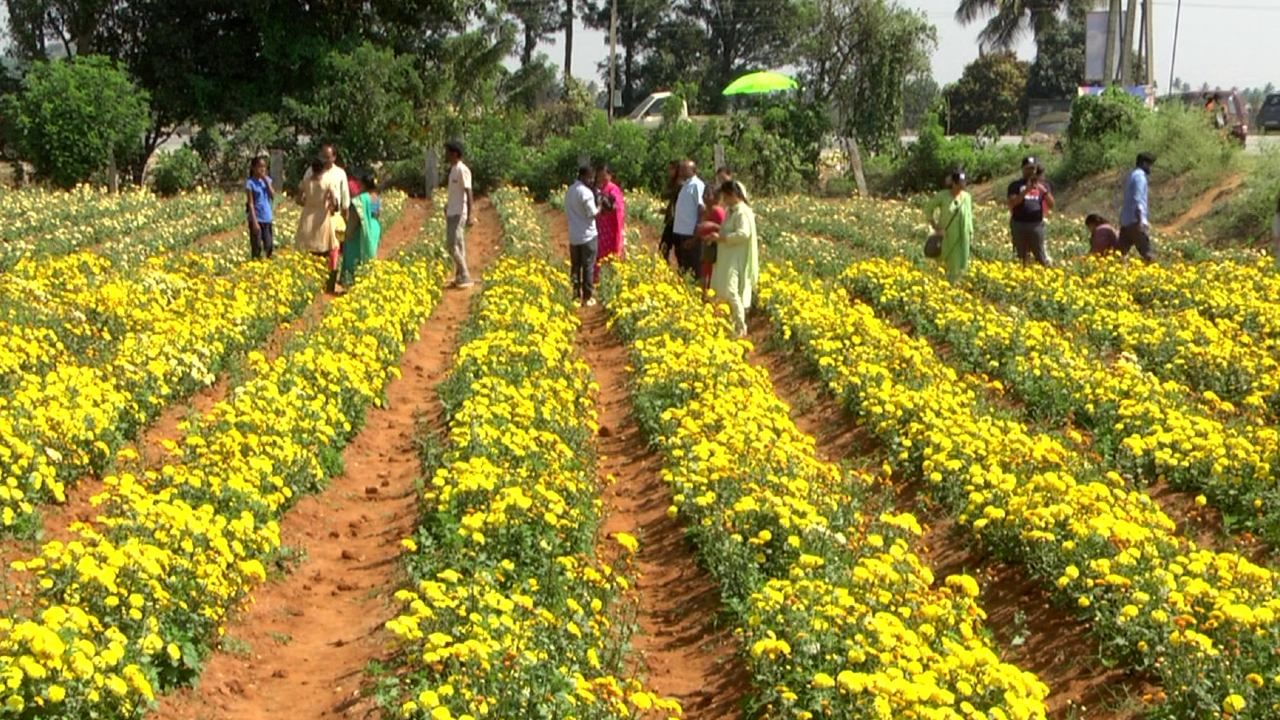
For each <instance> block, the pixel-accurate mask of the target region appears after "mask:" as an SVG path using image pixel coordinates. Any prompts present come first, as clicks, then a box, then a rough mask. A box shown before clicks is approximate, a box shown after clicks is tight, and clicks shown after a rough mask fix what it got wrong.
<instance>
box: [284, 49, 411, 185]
mask: <svg viewBox="0 0 1280 720" xmlns="http://www.w3.org/2000/svg"><path fill="white" fill-rule="evenodd" d="M322 71H323V74H324V77H326V78H327V79H328V81H327V82H326V83H325V85H324V86H322V87H321V88H318V89H317V91H316V92H314V93H312V94H311V95H310V96H309V97H308V98H306V99H294V98H287V99H286V100H285V109H286V112H287V114H288V115H289V116H290V117H291V118H293V119H294V121H295V123H296V124H297V127H298V129H299V130H300V131H302V132H305V133H308V134H310V135H311V137H312V138H315V139H324V140H327V141H329V142H333V143H335V144H336V145H338V147H339V148H340V150H341V152H342V155H343V157H344V158H345V160H346V161H347V162H348V163H352V164H356V165H361V164H366V163H368V162H370V161H374V160H388V159H393V158H400V157H403V156H404V155H405V154H407V153H408V151H409V150H410V149H411V148H412V147H413V146H414V145H415V143H420V142H421V141H422V138H423V135H424V129H423V127H422V123H421V122H420V120H419V117H418V113H417V110H418V108H419V107H421V103H422V96H423V83H422V78H421V77H420V76H419V74H418V69H417V66H416V63H415V60H414V58H412V57H410V56H408V55H397V54H396V53H395V52H393V51H392V50H390V49H386V48H381V49H380V48H377V47H374V46H373V45H372V44H371V43H367V42H366V43H363V44H361V45H360V46H359V47H357V48H355V49H354V50H352V51H351V52H349V53H342V52H333V53H330V54H329V56H328V57H327V58H325V60H324V65H323V70H322Z"/></svg>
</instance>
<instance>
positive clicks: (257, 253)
mask: <svg viewBox="0 0 1280 720" xmlns="http://www.w3.org/2000/svg"><path fill="white" fill-rule="evenodd" d="M244 193H245V211H244V212H245V216H246V217H247V218H248V220H249V255H250V256H251V257H252V258H253V259H254V260H257V259H258V258H260V257H262V255H263V253H264V252H265V253H266V255H267V259H268V260H270V259H271V254H272V253H273V252H275V225H274V224H273V223H272V221H273V220H274V219H275V218H274V217H273V212H272V210H273V208H272V203H273V202H274V200H275V198H276V191H275V188H273V187H272V186H271V176H269V175H267V159H266V158H264V157H262V156H258V157H255V158H254V159H253V160H251V161H250V162H249V179H248V180H246V181H245V183H244Z"/></svg>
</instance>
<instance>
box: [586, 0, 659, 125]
mask: <svg viewBox="0 0 1280 720" xmlns="http://www.w3.org/2000/svg"><path fill="white" fill-rule="evenodd" d="M617 2H618V90H619V91H620V92H621V93H622V108H623V112H630V110H631V108H632V107H634V106H635V104H636V103H637V102H639V101H640V100H641V99H642V98H643V97H645V96H646V95H648V94H649V92H650V91H651V90H653V89H654V88H653V87H649V86H646V84H645V82H644V81H642V79H641V75H640V70H641V61H642V58H643V56H644V55H645V53H646V52H651V51H652V49H653V48H656V47H657V46H658V44H659V43H660V41H661V40H662V38H663V33H662V32H661V28H662V26H663V25H664V24H665V23H668V22H669V21H670V16H671V13H670V9H671V3H669V2H666V0H617ZM611 7H612V0H588V3H587V12H586V14H585V19H586V22H587V26H588V27H592V28H595V29H597V30H601V31H604V32H605V33H608V32H609V19H610V10H611ZM600 69H601V73H600V76H601V77H602V78H604V79H605V80H606V81H607V79H608V77H609V62H608V59H606V60H605V61H604V62H603V63H601V68H600ZM606 84H607V83H606Z"/></svg>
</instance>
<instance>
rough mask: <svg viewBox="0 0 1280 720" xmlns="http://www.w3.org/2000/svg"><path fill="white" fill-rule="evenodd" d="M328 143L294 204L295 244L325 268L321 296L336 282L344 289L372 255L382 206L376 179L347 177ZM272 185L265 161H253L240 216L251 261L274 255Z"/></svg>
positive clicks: (364, 174)
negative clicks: (298, 212) (244, 219)
mask: <svg viewBox="0 0 1280 720" xmlns="http://www.w3.org/2000/svg"><path fill="white" fill-rule="evenodd" d="M337 159H338V158H337V152H336V151H335V150H334V147H333V146H332V145H324V146H322V147H321V148H320V154H319V155H318V156H317V157H316V159H315V160H313V161H312V163H311V165H310V166H309V167H308V168H307V172H306V174H305V175H304V176H303V178H302V182H301V183H300V184H299V187H298V194H297V197H296V200H297V202H298V204H299V205H301V206H302V212H301V215H300V216H299V218H298V229H297V235H296V237H295V243H296V245H297V246H298V248H299V249H301V250H304V251H306V252H309V253H311V254H313V255H315V256H317V257H319V258H321V259H322V260H323V261H324V262H325V264H326V266H327V268H328V270H329V278H328V281H327V282H326V284H325V290H326V292H330V293H333V292H336V291H337V286H338V284H339V282H340V283H341V284H342V286H344V287H350V285H351V284H352V283H353V282H355V274H356V270H357V269H358V268H359V267H360V266H361V265H363V264H364V263H365V262H368V261H369V260H370V259H372V258H373V257H375V256H376V255H377V253H378V243H379V242H380V241H381V239H382V225H381V222H380V217H381V214H382V202H381V199H380V198H379V195H378V180H377V178H376V177H375V176H374V175H373V173H371V172H362V173H359V174H358V175H357V176H356V177H348V175H347V172H346V171H345V170H344V169H343V168H342V167H341V166H339V165H338V163H337ZM274 204H275V187H274V184H273V182H272V179H271V177H270V176H269V175H268V174H267V161H266V158H263V157H255V158H254V159H253V160H252V161H251V162H250V163H249V178H248V180H246V181H245V214H246V216H247V218H248V223H249V250H250V256H251V257H252V258H253V259H255V260H256V259H259V258H262V257H263V256H265V257H266V258H267V259H270V258H271V256H272V254H273V253H274V252H275V224H274V220H275V208H274Z"/></svg>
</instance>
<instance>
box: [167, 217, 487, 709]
mask: <svg viewBox="0 0 1280 720" xmlns="http://www.w3.org/2000/svg"><path fill="white" fill-rule="evenodd" d="M479 212H480V215H479V220H480V222H479V223H477V225H476V227H475V228H474V229H473V230H472V231H471V233H470V234H469V240H470V242H469V243H468V244H469V246H470V248H471V251H470V252H471V263H472V266H473V267H474V268H477V269H480V272H481V273H483V268H485V267H486V266H487V265H488V264H489V262H490V261H491V260H492V259H493V257H494V256H495V255H496V254H497V251H498V247H499V242H498V241H499V237H500V230H499V225H498V219H497V215H496V213H494V212H493V209H492V207H491V206H490V205H489V204H488V203H487V202H483V203H481V204H480V205H479ZM406 219H407V220H412V219H411V218H406ZM414 222H415V224H416V221H414ZM478 291H479V288H478V286H477V287H476V288H472V289H468V290H449V291H446V292H445V294H444V297H443V298H442V299H441V301H440V304H439V305H438V306H437V307H436V309H435V311H434V312H433V313H432V315H431V317H430V318H429V319H428V320H427V322H426V324H425V325H424V326H423V329H422V335H421V338H420V339H419V340H417V341H416V342H414V343H412V344H410V345H409V347H408V348H407V349H406V351H405V354H404V356H403V357H402V358H401V363H400V369H401V372H402V376H401V377H400V378H399V379H397V380H394V381H393V382H392V383H391V384H390V386H389V387H388V388H387V397H388V398H389V407H386V408H375V409H373V410H371V411H370V412H369V415H368V419H367V421H366V424H365V427H364V429H363V430H362V431H361V432H360V433H359V434H357V435H356V436H355V438H353V439H352V441H351V443H350V444H349V445H348V446H347V448H346V449H345V451H344V452H343V465H344V467H345V472H344V473H343V474H342V475H341V476H339V477H337V478H334V479H333V481H332V482H331V484H330V486H329V487H328V488H327V489H326V490H325V491H324V492H322V493H320V494H319V495H314V496H309V497H306V498H303V499H302V500H300V501H299V502H298V504H297V506H296V507H294V508H293V509H292V510H290V511H289V513H288V514H287V515H286V516H285V518H284V520H283V521H282V523H281V528H282V535H283V538H284V543H285V545H286V546H288V547H290V548H294V549H296V550H297V551H298V552H299V553H301V556H302V557H303V558H304V559H303V560H302V562H301V563H300V564H299V565H298V566H297V567H296V568H295V569H294V570H293V571H292V572H291V573H289V574H288V575H286V576H285V577H283V578H282V579H280V580H278V581H273V582H269V583H268V584H266V585H264V586H262V587H260V588H258V589H257V590H256V591H255V592H254V593H253V598H252V605H251V606H250V607H249V608H248V610H247V611H246V612H245V613H244V615H243V616H241V617H240V618H238V619H236V620H235V621H234V622H232V623H231V624H230V626H229V627H228V628H227V633H226V637H227V638H229V639H226V640H224V642H223V650H222V651H219V652H218V653H216V654H215V655H214V656H213V657H212V658H211V659H210V660H209V662H208V664H207V666H206V667H205V669H204V672H203V673H202V675H201V678H200V682H199V685H198V686H197V687H196V688H194V689H192V690H189V691H182V692H179V693H175V694H174V695H171V696H169V697H167V698H165V699H163V700H162V702H161V705H160V708H159V710H158V711H157V712H156V713H154V714H153V715H152V716H151V717H154V718H159V719H161V720H206V719H210V720H212V719H213V718H235V719H236V720H255V719H257V718H261V719H262V720H267V719H272V720H274V719H275V718H299V719H300V720H301V719H302V718H307V719H310V718H325V717H334V718H337V717H367V716H370V715H373V714H376V708H374V707H373V706H372V704H371V703H372V701H371V700H369V699H368V698H366V697H364V696H363V695H362V692H361V691H362V689H363V686H364V682H365V677H364V671H365V669H366V668H367V666H368V665H369V663H370V662H373V661H379V660H385V659H386V652H387V650H386V648H387V639H388V636H387V635H386V634H385V632H384V630H383V624H384V623H385V622H386V621H387V620H388V619H390V618H391V616H392V613H393V612H394V610H393V606H392V605H393V604H392V595H393V594H394V592H395V591H396V590H397V589H399V587H400V586H401V585H402V584H403V575H402V572H401V569H400V567H399V563H398V559H399V557H400V540H402V539H403V538H406V537H409V536H410V535H411V534H412V532H413V529H414V528H415V527H416V525H417V521H418V517H419V513H418V501H417V490H416V481H417V480H418V478H419V476H420V473H421V466H420V461H419V458H418V453H417V450H416V448H415V446H414V438H415V436H416V431H417V423H418V422H420V421H421V422H423V423H425V426H426V427H427V428H428V429H430V430H432V431H437V432H443V431H444V429H445V418H444V412H443V408H442V407H441V406H440V403H439V400H438V399H437V396H436V391H435V388H436V385H437V384H438V383H439V382H440V381H441V380H443V379H444V378H445V376H446V375H447V373H448V371H449V369H450V367H451V365H452V358H453V353H454V350H455V348H456V345H457V341H458V329H459V326H460V325H461V324H462V322H463V320H465V318H466V316H467V314H468V312H469V310H470V304H471V298H472V296H473V295H474V293H476V292H478Z"/></svg>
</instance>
